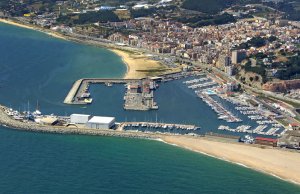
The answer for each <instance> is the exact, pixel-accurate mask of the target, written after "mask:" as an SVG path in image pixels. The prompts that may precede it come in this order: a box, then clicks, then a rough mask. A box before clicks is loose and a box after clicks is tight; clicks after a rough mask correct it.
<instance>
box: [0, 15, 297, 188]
mask: <svg viewBox="0 0 300 194" xmlns="http://www.w3.org/2000/svg"><path fill="white" fill-rule="evenodd" d="M0 22H3V23H7V24H10V25H15V26H19V27H22V28H27V29H32V30H38V31H41V32H44V33H47V34H48V35H50V36H53V37H56V38H61V39H65V40H67V39H66V38H65V37H64V36H63V35H60V34H59V33H55V32H52V31H51V30H44V29H41V28H38V27H34V26H31V25H24V24H20V23H17V22H14V21H11V20H5V19H0ZM111 50H112V51H113V52H114V53H116V54H117V55H119V56H120V57H122V59H123V61H124V63H126V64H127V73H126V75H125V78H143V77H146V76H156V75H160V74H163V73H170V72H172V71H178V69H172V70H170V69H168V68H167V67H166V66H165V65H163V64H161V63H160V62H158V61H155V60H151V59H149V58H148V57H147V56H146V55H145V54H143V53H138V52H135V51H132V52H131V51H123V50H118V49H111ZM55 130H57V129H55ZM55 130H54V132H57V131H55ZM59 130H61V129H59ZM111 133H113V132H111ZM106 135H107V134H106ZM134 135H135V134H134ZM161 139H162V140H163V141H165V142H166V143H169V144H176V145H178V146H179V147H183V148H186V149H189V150H193V151H196V152H201V153H205V154H208V155H211V156H214V157H217V158H220V159H222V160H227V161H230V162H233V163H239V164H243V165H245V166H248V167H249V168H252V169H255V170H258V171H261V172H265V173H268V174H273V175H275V176H278V177H280V178H282V179H285V180H288V181H291V182H295V183H297V184H300V153H296V152H289V151H284V150H279V149H273V148H259V147H255V146H249V145H243V144H235V143H225V142H220V141H215V140H210V139H207V138H193V137H186V136H167V135H166V136H163V135H162V136H161Z"/></svg>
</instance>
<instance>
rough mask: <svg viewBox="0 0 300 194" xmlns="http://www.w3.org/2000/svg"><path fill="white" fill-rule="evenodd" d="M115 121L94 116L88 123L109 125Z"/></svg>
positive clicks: (110, 118) (113, 118) (111, 118)
mask: <svg viewBox="0 0 300 194" xmlns="http://www.w3.org/2000/svg"><path fill="white" fill-rule="evenodd" d="M114 120H115V117H100V116H94V117H93V118H91V119H90V120H89V121H88V123H110V122H112V121H114Z"/></svg>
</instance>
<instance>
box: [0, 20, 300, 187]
mask: <svg viewBox="0 0 300 194" xmlns="http://www.w3.org/2000/svg"><path fill="white" fill-rule="evenodd" d="M4 21H7V20H4ZM0 22H3V19H0ZM3 23H6V24H10V25H15V26H19V27H23V28H27V29H31V30H36V31H40V32H42V33H45V34H47V35H49V36H53V35H51V32H47V30H42V29H39V28H36V27H31V26H26V25H23V24H19V23H17V22H12V21H11V22H9V21H8V22H3ZM53 33H54V32H53ZM53 37H56V36H53ZM56 38H61V39H64V40H73V41H75V42H80V43H84V44H89V42H85V41H84V40H80V39H78V40H76V39H75V38H74V37H70V38H68V36H66V37H64V35H61V36H57V37H56ZM91 44H92V43H91ZM98 46H100V44H98ZM103 47H105V46H103ZM105 48H108V49H110V50H113V49H117V48H113V47H109V45H107V47H105ZM118 51H120V52H124V53H126V52H125V51H122V50H120V49H119V50H118ZM127 55H129V54H127ZM119 56H120V55H119ZM120 57H121V58H122V60H123V61H124V63H125V65H126V66H127V73H126V74H125V75H124V77H125V78H126V77H127V76H128V74H129V72H130V71H133V70H134V69H132V68H130V67H131V66H130V65H128V64H127V62H126V60H125V59H126V57H125V58H124V57H122V56H120ZM132 60H134V59H132ZM134 71H135V70H134ZM9 122H11V121H9ZM9 122H8V123H6V124H5V123H4V124H3V120H1V118H0V124H2V125H7V126H8V127H9V128H10V127H11V128H13V129H17V130H24V131H33V132H47V133H60V134H78V135H99V136H115V137H126V138H144V139H154V140H159V139H161V140H162V141H163V142H164V143H167V144H170V145H173V146H174V145H175V146H178V147H181V148H184V149H188V150H191V151H193V152H198V153H201V154H204V155H208V156H210V157H214V158H217V159H220V160H223V161H227V162H231V163H234V164H237V165H241V166H244V167H246V168H250V169H253V170H256V171H259V172H264V173H265V174H268V175H271V176H275V177H277V178H280V179H282V180H285V181H288V182H291V183H294V184H298V185H300V178H298V177H300V173H299V171H297V169H300V167H299V166H298V168H297V169H296V171H295V170H293V169H292V170H291V171H289V172H286V169H285V168H283V171H281V172H275V173H274V170H275V171H276V167H273V168H272V167H271V169H266V170H264V169H263V168H262V167H261V166H259V165H258V164H255V162H254V164H253V158H251V157H250V158H248V161H247V160H246V161H245V160H242V161H239V159H241V157H242V156H238V157H236V156H232V157H228V156H227V157H226V156H225V157H224V155H222V154H224V151H223V149H222V148H223V147H222V148H221V146H220V145H223V144H225V145H226V146H225V147H232V146H234V145H236V146H239V148H238V149H235V150H232V152H235V154H239V152H240V151H241V150H240V149H242V148H246V152H247V150H248V149H249V148H251V149H252V148H255V150H256V151H254V152H255V154H256V153H260V152H262V150H268V151H270V150H273V151H274V152H284V153H292V154H294V155H295V154H298V155H297V156H294V157H297V159H298V163H299V161H300V155H299V153H294V152H287V151H284V150H278V149H272V148H266V149H262V148H258V147H255V146H248V145H243V144H233V143H223V144H222V142H217V141H212V140H208V139H204V138H193V137H186V136H182V137H181V136H180V137H178V136H175V135H162V134H150V133H149V134H148V133H142V132H128V131H113V130H89V129H78V128H67V127H52V126H44V125H30V124H28V125H27V123H22V125H20V126H19V127H18V125H17V124H16V125H10V123H9ZM19 124H20V123H19ZM178 138H179V139H180V138H186V139H188V140H186V141H187V142H186V141H183V140H178ZM195 139H197V142H194V141H193V140H195ZM198 141H199V142H200V143H199V142H198ZM202 142H209V143H210V144H211V145H213V147H218V149H219V150H217V151H218V152H213V151H212V150H211V148H212V147H208V148H205V147H203V146H201V145H202V144H201V143H202ZM243 150H244V149H243ZM263 153H264V152H263ZM267 155H270V153H268V154H267ZM287 155H290V154H287ZM256 157H257V156H256ZM273 157H274V160H282V161H287V158H286V157H282V156H281V158H276V157H275V156H273ZM291 157H292V156H291ZM254 159H255V158H254ZM256 159H260V158H256ZM247 162H249V164H250V165H249V164H245V163H247ZM251 162H252V163H251ZM287 162H289V163H291V161H287ZM296 162H297V161H296ZM285 164H286V165H287V166H291V165H293V164H291V165H290V164H287V163H285ZM270 166H272V165H271V164H270ZM272 170H273V172H272ZM295 172H297V175H299V176H295V177H294V178H293V179H290V178H289V177H290V176H289V175H291V173H292V174H293V173H294V174H296V173H295ZM278 173H279V174H278Z"/></svg>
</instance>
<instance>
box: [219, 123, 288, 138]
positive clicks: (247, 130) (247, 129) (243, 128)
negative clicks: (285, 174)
mask: <svg viewBox="0 0 300 194" xmlns="http://www.w3.org/2000/svg"><path fill="white" fill-rule="evenodd" d="M267 127H268V126H267V125H258V126H257V127H256V128H255V129H253V130H251V126H250V125H240V126H238V127H237V128H230V127H229V126H224V125H220V126H219V127H218V130H222V131H230V132H239V133H251V134H259V135H272V136H280V135H282V134H283V133H284V132H285V131H282V132H281V133H280V134H278V133H277V132H278V131H279V130H281V128H279V127H271V128H270V129H268V130H267V131H264V130H265V129H266V128H267Z"/></svg>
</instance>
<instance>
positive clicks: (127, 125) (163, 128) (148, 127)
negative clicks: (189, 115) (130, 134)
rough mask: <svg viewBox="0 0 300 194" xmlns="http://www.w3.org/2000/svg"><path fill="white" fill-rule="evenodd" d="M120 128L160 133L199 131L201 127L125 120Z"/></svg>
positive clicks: (194, 132)
mask: <svg viewBox="0 0 300 194" xmlns="http://www.w3.org/2000/svg"><path fill="white" fill-rule="evenodd" d="M118 130H121V131H122V130H125V131H126V130H137V131H139V130H141V131H145V132H146V131H152V132H153V131H156V132H159V133H179V132H181V133H182V132H184V134H186V133H193V134H196V132H199V130H200V127H197V126H195V125H185V124H170V123H157V122H123V123H121V124H120V125H119V127H118Z"/></svg>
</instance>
